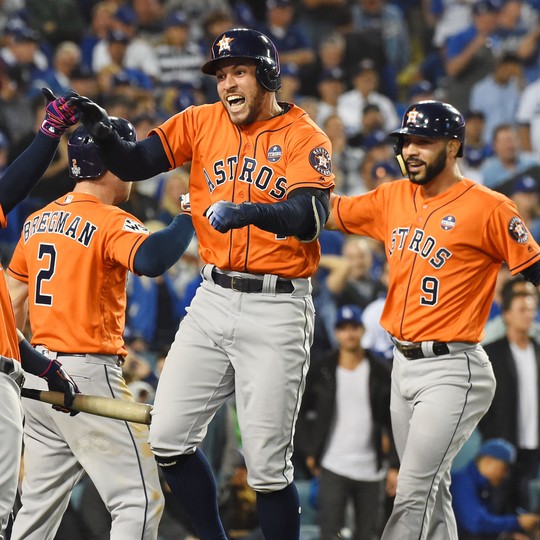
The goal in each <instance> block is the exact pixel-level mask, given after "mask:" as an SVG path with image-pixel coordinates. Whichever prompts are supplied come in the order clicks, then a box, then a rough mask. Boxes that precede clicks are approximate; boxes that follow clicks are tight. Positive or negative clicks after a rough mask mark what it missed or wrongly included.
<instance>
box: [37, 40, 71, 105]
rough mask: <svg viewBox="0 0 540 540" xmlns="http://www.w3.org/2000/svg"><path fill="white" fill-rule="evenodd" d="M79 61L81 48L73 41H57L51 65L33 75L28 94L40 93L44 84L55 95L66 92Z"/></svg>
mask: <svg viewBox="0 0 540 540" xmlns="http://www.w3.org/2000/svg"><path fill="white" fill-rule="evenodd" d="M80 63H81V49H80V47H79V46H78V45H77V44H76V43H74V42H73V41H63V42H62V43H59V44H58V46H57V47H56V50H55V52H54V56H53V61H52V66H51V67H49V68H48V69H46V70H45V71H42V72H39V73H37V74H36V75H35V76H34V80H33V82H32V86H33V91H32V90H31V91H30V95H31V96H32V97H33V96H34V95H35V96H37V95H40V91H41V89H42V88H43V87H44V86H46V87H48V88H50V89H51V90H52V91H53V93H54V94H55V95H57V96H59V95H61V94H64V93H66V92H67V91H68V90H69V89H70V88H72V84H71V76H72V74H73V72H74V71H75V69H77V68H78V67H79V66H80Z"/></svg>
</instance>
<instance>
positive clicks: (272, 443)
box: [72, 29, 334, 540]
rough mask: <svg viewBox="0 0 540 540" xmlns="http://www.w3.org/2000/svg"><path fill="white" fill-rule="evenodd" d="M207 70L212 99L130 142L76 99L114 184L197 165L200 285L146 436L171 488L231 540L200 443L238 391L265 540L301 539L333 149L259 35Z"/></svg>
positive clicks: (193, 183) (247, 33) (196, 520)
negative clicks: (304, 439) (305, 427)
mask: <svg viewBox="0 0 540 540" xmlns="http://www.w3.org/2000/svg"><path fill="white" fill-rule="evenodd" d="M202 71H203V72H204V73H207V74H214V75H215V76H216V79H217V90H218V94H219V97H220V102H218V103H215V104H212V105H203V106H199V107H190V108H188V109H186V110H185V111H183V112H181V113H180V114H177V115H175V116H173V117H172V118H170V119H169V120H167V121H166V122H165V123H164V124H163V125H161V126H159V127H158V128H156V129H155V130H153V131H152V132H151V133H150V135H149V136H148V137H147V138H146V139H144V140H143V141H140V142H139V143H137V144H134V143H125V142H123V141H120V140H119V138H118V137H117V136H116V134H115V133H114V130H112V129H111V128H110V125H109V120H108V117H107V115H106V112H105V111H104V110H103V109H101V108H100V107H99V106H97V105H96V104H95V103H92V102H91V101H89V100H88V99H86V98H76V99H75V100H74V101H73V102H72V103H74V104H75V105H76V107H77V109H78V111H79V114H80V115H81V119H82V121H83V123H85V125H86V126H87V127H88V129H89V130H90V131H91V132H92V134H93V135H94V136H95V137H96V139H97V141H98V145H99V146H100V149H101V154H102V155H103V157H104V159H105V161H106V163H107V166H108V167H109V168H110V169H111V170H114V171H115V173H116V174H118V176H120V177H121V178H133V177H134V178H136V179H144V178H148V177H151V176H153V175H155V174H157V173H158V172H160V171H163V170H167V169H171V168H174V167H177V166H179V165H181V164H183V163H185V162H187V161H191V176H190V188H189V191H190V198H191V211H192V215H193V224H194V227H195V231H196V233H197V238H198V240H199V246H200V249H199V252H200V256H201V258H202V260H203V261H204V263H205V266H204V268H203V270H202V275H203V278H204V279H203V282H202V285H201V287H200V288H199V289H198V291H197V294H196V296H195V298H194V300H193V302H192V303H191V306H190V308H189V311H188V314H187V316H186V317H185V318H184V319H183V321H182V323H181V324H180V328H179V331H178V334H177V336H176V339H175V341H174V343H173V345H172V347H171V350H170V351H169V354H168V356H167V359H166V362H165V367H164V369H163V374H162V376H161V378H160V381H159V385H158V389H157V393H156V399H155V404H154V411H153V416H152V426H151V429H150V443H151V445H152V449H153V451H154V454H155V456H156V459H157V461H158V463H159V464H160V466H161V467H162V470H163V473H164V475H165V478H166V480H167V482H168V484H169V486H170V487H171V489H172V491H173V493H174V494H175V495H176V496H177V497H178V499H179V500H180V502H181V503H182V505H183V507H184V508H185V509H186V511H187V513H188V514H189V516H190V518H191V521H192V523H193V525H194V527H195V530H196V532H197V535H198V536H199V538H201V539H202V540H217V539H225V538H226V536H225V532H224V531H223V527H222V525H221V521H220V519H219V515H218V511H217V501H216V488H215V480H214V478H213V476H212V473H211V471H210V468H209V466H208V463H207V461H206V459H205V458H204V456H203V454H202V453H201V452H200V451H199V450H196V448H197V444H198V443H199V442H200V441H201V440H202V439H203V437H204V435H205V433H206V429H207V426H208V424H209V422H210V421H211V419H212V417H213V416H214V414H215V413H216V411H217V409H218V408H219V407H220V406H221V405H222V404H223V403H224V401H225V400H226V399H227V398H228V397H229V396H230V395H231V394H233V392H235V393H236V404H237V409H238V422H239V425H240V431H241V435H242V447H243V452H244V457H245V461H246V465H247V470H248V482H249V484H250V485H251V486H252V487H253V488H254V489H255V491H256V492H257V510H258V516H259V522H260V525H261V529H262V531H263V534H264V536H265V538H266V539H267V540H296V539H297V538H298V537H299V530H300V516H299V501H298V493H297V491H296V487H295V486H294V483H293V466H292V463H291V455H292V451H293V447H292V439H293V434H294V426H295V422H296V418H297V415H298V409H299V407H300V400H301V396H302V393H303V389H304V385H305V376H306V372H307V369H308V364H309V350H310V345H311V343H312V339H313V319H314V310H313V303H312V299H311V283H310V280H309V278H310V276H311V275H312V274H313V272H314V271H315V269H316V268H317V265H318V261H319V252H320V249H319V243H318V241H317V237H318V234H319V232H320V228H321V227H322V225H323V224H324V223H325V221H326V219H327V216H328V203H329V192H330V190H331V189H332V187H333V185H334V182H333V174H332V170H331V160H330V155H331V153H332V149H331V145H330V142H329V140H328V138H327V136H326V135H325V134H324V133H323V132H322V131H321V130H320V129H319V128H318V127H317V126H316V125H315V124H314V123H313V122H312V121H311V120H310V119H309V117H308V116H307V114H306V113H305V112H304V111H303V110H302V109H300V108H298V107H296V106H295V105H292V104H289V103H278V101H277V99H276V95H275V92H276V91H277V90H278V89H279V86H280V80H279V75H280V69H279V59H278V55H277V51H276V49H275V47H274V45H273V43H272V42H271V41H270V40H269V39H268V38H267V37H266V36H264V35H263V34H260V33H259V32H255V31H253V30H250V29H232V30H230V31H227V32H224V33H223V34H221V35H220V36H218V37H217V38H216V40H215V42H214V44H213V46H212V59H211V60H210V61H209V62H207V63H206V64H205V65H204V66H203V67H202ZM134 173H135V176H133V174H134Z"/></svg>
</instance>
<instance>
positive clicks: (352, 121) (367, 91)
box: [338, 59, 399, 137]
mask: <svg viewBox="0 0 540 540" xmlns="http://www.w3.org/2000/svg"><path fill="white" fill-rule="evenodd" d="M353 86H354V87H353V89H352V90H349V91H348V92H345V93H344V94H342V95H341V96H339V99H338V114H339V116H340V117H341V119H342V120H343V123H344V124H345V130H346V132H347V135H348V136H349V137H351V136H353V135H356V134H357V133H359V132H360V131H361V128H362V122H363V118H362V112H363V110H364V107H365V106H366V105H367V104H368V103H371V104H374V105H377V106H378V107H379V109H380V110H381V113H382V115H383V119H384V128H385V130H387V131H390V130H392V129H394V128H395V127H396V126H398V125H399V119H398V116H397V113H396V109H395V106H394V104H393V103H392V101H391V100H390V99H389V98H387V97H386V96H384V95H383V94H380V93H379V92H378V91H377V90H378V87H379V74H378V72H377V70H376V68H375V64H374V63H373V60H370V59H365V60H362V61H361V62H360V63H359V64H358V66H357V69H356V74H355V76H354V78H353Z"/></svg>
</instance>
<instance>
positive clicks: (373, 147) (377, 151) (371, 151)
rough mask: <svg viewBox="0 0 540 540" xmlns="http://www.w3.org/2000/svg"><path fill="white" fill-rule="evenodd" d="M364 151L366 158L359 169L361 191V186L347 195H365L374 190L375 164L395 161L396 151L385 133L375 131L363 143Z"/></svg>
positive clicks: (364, 157)
mask: <svg viewBox="0 0 540 540" xmlns="http://www.w3.org/2000/svg"><path fill="white" fill-rule="evenodd" d="M362 149H363V150H364V156H363V158H362V161H361V163H360V169H359V172H360V180H361V190H360V186H358V188H357V190H356V191H355V192H354V193H353V192H352V191H350V192H349V193H347V195H353V194H357V193H364V192H365V191H369V190H370V189H372V180H371V171H372V169H373V166H374V165H375V163H377V162H381V161H392V160H394V159H395V156H394V149H393V147H392V145H391V144H389V140H388V136H387V134H386V132H384V131H374V132H373V133H371V134H370V135H368V136H367V137H366V138H365V139H364V140H363V142H362ZM358 190H360V191H358Z"/></svg>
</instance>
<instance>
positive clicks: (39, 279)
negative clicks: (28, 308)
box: [34, 244, 56, 306]
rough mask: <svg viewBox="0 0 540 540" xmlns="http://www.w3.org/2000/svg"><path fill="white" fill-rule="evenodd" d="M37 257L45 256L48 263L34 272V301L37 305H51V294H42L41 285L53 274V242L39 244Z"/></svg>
mask: <svg viewBox="0 0 540 540" xmlns="http://www.w3.org/2000/svg"><path fill="white" fill-rule="evenodd" d="M37 258H38V260H39V261H42V260H44V259H45V258H47V259H48V265H47V267H46V268H42V269H41V270H40V271H39V272H38V273H37V274H36V293H35V298H34V303H35V304H36V305H38V306H52V303H53V297H52V294H43V293H42V291H41V287H42V285H43V282H44V281H50V280H51V278H52V277H53V276H54V271H55V269H56V247H55V246H54V244H39V248H38V257H37Z"/></svg>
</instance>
